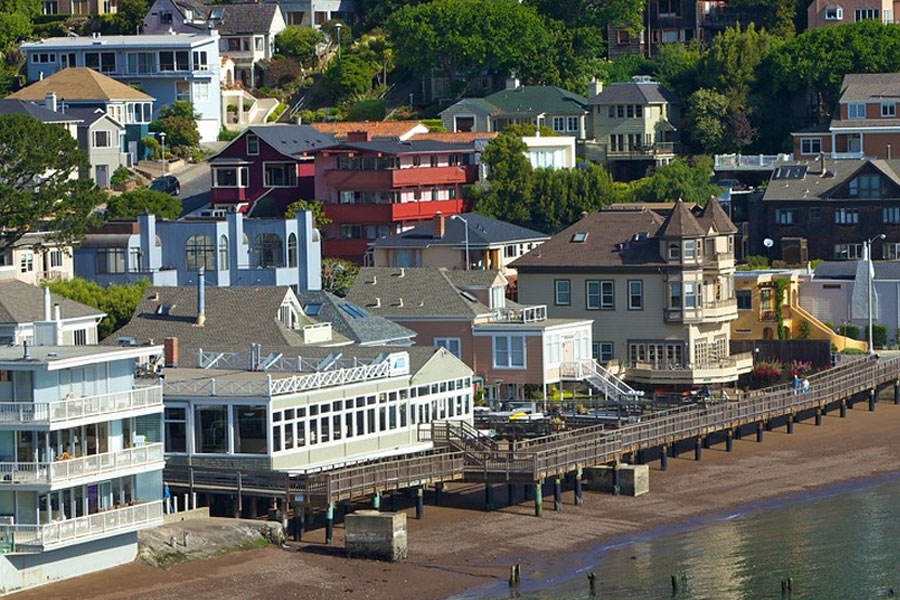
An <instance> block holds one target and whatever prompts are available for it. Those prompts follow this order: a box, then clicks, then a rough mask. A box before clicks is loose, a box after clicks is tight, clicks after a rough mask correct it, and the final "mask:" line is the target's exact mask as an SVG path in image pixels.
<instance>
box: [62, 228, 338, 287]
mask: <svg viewBox="0 0 900 600" xmlns="http://www.w3.org/2000/svg"><path fill="white" fill-rule="evenodd" d="M201 269H202V270H204V271H205V276H206V284H207V285H210V286H222V287H228V286H259V285H263V286H265V285H277V286H292V287H294V288H295V289H296V290H318V289H321V287H322V275H321V269H322V266H321V242H320V239H319V232H318V230H317V229H315V228H314V227H313V219H312V215H311V214H310V213H309V212H306V211H299V212H298V213H297V216H296V217H295V218H290V219H244V217H243V215H242V214H241V213H229V214H228V215H227V216H226V218H224V219H220V218H203V219H186V220H179V221H157V220H156V217H155V216H153V215H141V216H139V217H138V218H137V221H111V222H109V223H107V224H106V225H104V226H102V227H100V228H99V229H96V230H94V231H93V232H91V233H88V234H87V235H86V236H85V238H84V240H83V241H82V242H81V245H80V246H79V247H78V248H77V249H76V250H75V274H76V275H77V276H78V277H83V278H84V279H89V280H91V281H96V282H97V283H99V284H100V285H102V286H104V287H105V286H108V285H110V284H113V283H118V284H121V283H133V282H135V281H140V280H142V279H147V280H148V281H149V282H150V284H151V285H154V286H165V287H168V286H183V285H190V284H195V283H196V282H197V275H198V273H199V272H200V270H201Z"/></svg>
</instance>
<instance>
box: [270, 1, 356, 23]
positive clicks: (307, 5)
mask: <svg viewBox="0 0 900 600" xmlns="http://www.w3.org/2000/svg"><path fill="white" fill-rule="evenodd" d="M278 5H279V6H280V7H281V11H282V12H283V13H284V20H285V22H286V23H287V24H288V25H294V26H296V27H315V28H316V29H319V28H321V27H322V25H324V24H325V23H328V22H329V21H340V22H342V23H346V24H347V25H353V24H355V23H356V3H355V2H354V1H353V0H299V1H297V0H278Z"/></svg>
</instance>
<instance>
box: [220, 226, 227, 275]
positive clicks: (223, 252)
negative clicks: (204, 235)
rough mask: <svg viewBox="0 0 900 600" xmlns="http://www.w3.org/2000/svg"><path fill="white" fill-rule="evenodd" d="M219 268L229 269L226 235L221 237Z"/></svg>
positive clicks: (221, 269)
mask: <svg viewBox="0 0 900 600" xmlns="http://www.w3.org/2000/svg"><path fill="white" fill-rule="evenodd" d="M219 270H220V271H227V270H228V238H227V237H225V236H224V235H223V236H222V237H220V238H219Z"/></svg>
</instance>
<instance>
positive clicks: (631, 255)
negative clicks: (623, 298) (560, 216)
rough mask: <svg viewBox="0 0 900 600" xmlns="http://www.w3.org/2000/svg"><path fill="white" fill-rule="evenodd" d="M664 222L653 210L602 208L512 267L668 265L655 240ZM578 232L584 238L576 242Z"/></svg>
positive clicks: (554, 267) (538, 268)
mask: <svg viewBox="0 0 900 600" xmlns="http://www.w3.org/2000/svg"><path fill="white" fill-rule="evenodd" d="M662 224H663V218H662V217H661V216H660V215H658V214H657V213H655V212H653V211H652V210H647V209H643V210H601V211H598V212H594V213H591V214H589V215H587V216H585V217H583V218H582V219H581V220H580V221H577V222H576V223H574V224H572V225H570V226H569V227H567V228H566V229H564V230H562V231H561V232H559V233H558V234H556V235H555V236H553V238H552V239H551V240H550V241H549V242H544V243H543V244H541V245H540V246H538V247H537V248H535V249H534V250H532V251H531V252H529V253H528V254H526V255H525V256H523V257H521V258H519V259H518V260H516V261H514V262H513V263H512V265H511V266H512V267H513V268H516V269H520V270H522V269H525V270H528V269H533V270H541V269H543V268H552V269H558V268H560V267H563V268H566V267H582V268H585V267H623V266H635V265H664V264H665V261H664V260H663V259H662V257H661V256H660V255H659V242H658V240H655V239H652V238H653V236H654V234H655V233H656V232H657V231H658V230H659V229H660V226H661V225H662ZM576 234H581V235H583V236H584V240H583V241H581V242H578V241H575V240H577V239H581V235H578V236H576ZM641 234H646V235H641ZM637 237H643V238H646V239H644V240H638V239H635V238H637Z"/></svg>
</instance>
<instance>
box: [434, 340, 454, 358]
mask: <svg viewBox="0 0 900 600" xmlns="http://www.w3.org/2000/svg"><path fill="white" fill-rule="evenodd" d="M434 345H435V346H439V347H441V348H446V349H447V350H448V351H449V352H450V354H452V355H453V356H455V357H456V358H460V340H459V338H434Z"/></svg>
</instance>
